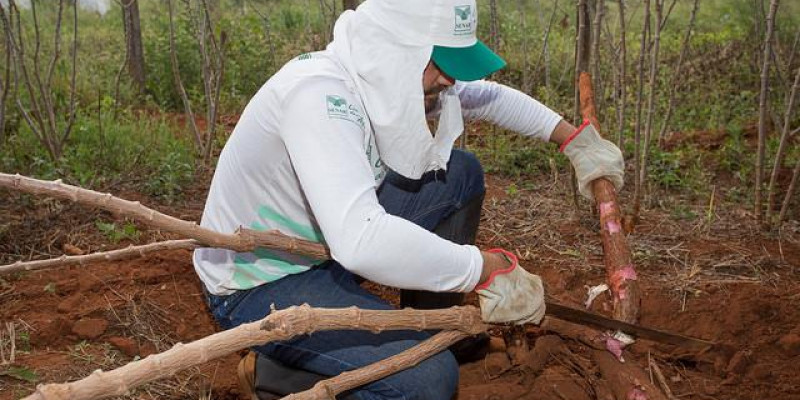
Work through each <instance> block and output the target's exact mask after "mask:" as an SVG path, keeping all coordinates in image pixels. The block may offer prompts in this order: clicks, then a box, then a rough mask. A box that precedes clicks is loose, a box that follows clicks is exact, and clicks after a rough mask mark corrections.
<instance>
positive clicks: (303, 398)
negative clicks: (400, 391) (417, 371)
mask: <svg viewBox="0 0 800 400" xmlns="http://www.w3.org/2000/svg"><path fill="white" fill-rule="evenodd" d="M467 336H469V334H467V333H464V332H460V331H444V332H439V333H437V334H436V335H435V336H433V337H432V338H430V339H428V340H426V341H424V342H422V343H420V344H418V345H416V346H414V347H412V348H410V349H408V350H406V351H404V352H402V353H399V354H397V355H394V356H392V357H389V358H387V359H385V360H381V361H378V362H376V363H374V364H371V365H368V366H366V367H363V368H359V369H356V370H353V371H348V372H344V373H342V374H339V375H338V376H335V377H333V378H330V379H326V380H324V381H321V382H318V383H317V384H316V385H314V387H313V388H311V389H309V390H306V391H305V392H300V393H295V394H291V395H289V396H286V397H284V398H283V400H328V399H333V398H335V397H336V395H337V394H339V393H342V392H345V391H348V390H350V389H353V388H357V387H359V386H362V385H366V384H367V383H370V382H374V381H377V380H378V379H383V378H385V377H387V376H389V375H392V374H394V373H397V372H400V371H403V370H405V369H408V368H411V367H413V366H415V365H417V364H419V363H420V362H422V361H424V360H426V359H427V358H429V357H431V356H433V355H436V354H438V353H440V352H442V351H444V350H445V349H447V347H449V346H450V345H451V344H453V343H455V342H457V341H459V340H461V339H463V338H465V337H467Z"/></svg>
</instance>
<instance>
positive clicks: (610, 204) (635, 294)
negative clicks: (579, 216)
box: [579, 73, 641, 324]
mask: <svg viewBox="0 0 800 400" xmlns="http://www.w3.org/2000/svg"><path fill="white" fill-rule="evenodd" d="M579 87H580V91H581V114H582V115H583V118H585V119H588V120H590V121H592V124H594V125H595V128H597V130H598V131H601V127H600V123H599V121H598V120H597V116H596V115H595V113H594V110H595V106H594V91H593V90H592V80H591V76H590V75H589V74H587V73H583V74H581V76H580V85H579ZM592 193H593V194H594V197H595V202H596V204H597V208H598V210H599V213H600V236H601V238H602V240H603V253H604V257H603V261H604V262H605V266H606V275H607V277H608V282H609V286H610V287H611V293H612V295H613V296H612V297H613V301H614V318H615V319H618V320H620V321H625V322H628V323H633V324H635V323H636V322H637V321H638V320H639V306H640V303H641V292H640V290H639V284H638V280H637V279H636V272H635V270H634V266H633V258H632V256H631V252H630V247H628V242H627V240H626V239H625V233H624V232H623V230H622V221H621V219H622V213H621V212H620V210H621V207H620V205H619V202H618V200H617V193H616V190H615V189H614V185H612V184H611V182H609V181H608V180H606V179H602V178H601V179H597V180H595V181H594V182H592Z"/></svg>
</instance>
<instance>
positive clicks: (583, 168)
mask: <svg viewBox="0 0 800 400" xmlns="http://www.w3.org/2000/svg"><path fill="white" fill-rule="evenodd" d="M559 150H560V151H561V152H562V153H564V154H566V155H567V157H569V160H570V161H571V162H572V166H573V167H575V175H576V176H577V178H578V191H579V192H580V193H581V194H582V195H583V197H586V198H587V199H589V200H594V194H593V193H592V187H591V183H592V181H594V180H595V179H598V178H606V179H608V180H609V181H610V182H611V183H612V184H614V187H615V188H616V189H617V191H619V190H620V189H622V185H623V183H624V176H625V161H624V160H623V158H622V152H621V151H620V150H619V148H618V147H617V146H616V145H614V143H611V142H610V141H608V140H605V139H603V138H602V137H600V134H599V133H597V130H596V129H595V128H594V126H592V124H589V123H588V122H587V123H584V124H583V125H581V127H580V128H578V129H577V130H576V131H575V133H573V134H572V135H570V137H569V138H567V140H565V141H564V143H563V144H562V145H561V148H560V149H559Z"/></svg>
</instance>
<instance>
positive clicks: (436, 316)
mask: <svg viewBox="0 0 800 400" xmlns="http://www.w3.org/2000/svg"><path fill="white" fill-rule="evenodd" d="M342 329H359V330H369V331H372V332H376V333H377V332H381V331H385V330H406V329H413V330H426V329H444V330H457V331H460V332H462V334H466V335H473V334H477V333H481V332H484V331H485V330H486V325H484V324H483V322H482V321H481V318H480V312H479V311H478V309H477V308H475V307H454V308H448V309H444V310H424V311H421V310H410V309H407V310H390V311H384V310H360V309H358V308H355V307H350V308H342V309H316V308H312V307H310V306H308V305H303V306H295V307H290V308H287V309H285V310H281V311H275V312H273V313H272V314H270V315H269V316H267V317H266V318H264V319H262V320H261V321H256V322H251V323H248V324H243V325H239V326H238V327H236V328H232V329H229V330H226V331H222V332H218V333H215V334H213V335H211V336H207V337H205V338H203V339H200V340H197V341H194V342H191V343H187V344H181V343H178V344H176V345H175V346H173V347H172V348H171V349H169V350H167V351H165V352H163V353H159V354H154V355H151V356H148V357H147V358H145V359H142V360H138V361H133V362H131V363H129V364H126V365H124V366H122V367H120V368H117V369H114V370H111V371H107V372H103V371H101V370H97V371H95V372H93V373H92V374H91V375H89V376H87V377H86V378H83V379H80V380H77V381H74V382H69V383H63V384H48V385H39V386H38V387H37V388H36V392H34V393H33V394H31V395H30V396H28V397H26V398H25V399H26V400H55V399H70V400H83V399H87V400H88V399H98V398H105V397H111V396H121V395H124V394H126V393H128V392H129V391H130V390H132V389H134V388H135V387H137V386H139V385H142V384H144V383H147V382H150V381H153V380H156V379H158V378H161V377H165V376H170V375H173V374H175V373H177V372H178V371H182V370H184V369H186V368H189V367H193V366H196V365H199V364H202V363H205V362H208V361H209V360H213V359H216V358H219V357H222V356H225V355H227V354H230V353H233V352H235V351H237V350H241V349H245V348H248V347H252V346H256V345H260V344H264V343H268V342H272V341H277V340H287V339H290V338H292V337H295V336H298V335H306V334H310V333H312V332H319V331H324V330H342Z"/></svg>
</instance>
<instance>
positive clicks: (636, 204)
mask: <svg viewBox="0 0 800 400" xmlns="http://www.w3.org/2000/svg"><path fill="white" fill-rule="evenodd" d="M649 32H650V0H644V23H643V24H642V40H641V42H640V45H639V66H638V74H639V79H638V85H637V86H636V123H635V127H634V134H633V137H634V139H633V140H634V150H633V164H634V168H633V170H634V171H635V172H634V173H633V222H634V224H635V223H636V222H637V221H638V219H639V209H640V208H641V196H642V193H643V192H644V188H643V187H642V186H644V184H645V182H642V181H641V179H640V174H639V171H640V170H641V168H642V135H641V133H642V97H643V92H644V59H645V54H647V46H648V40H647V35H648V33H649Z"/></svg>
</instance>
